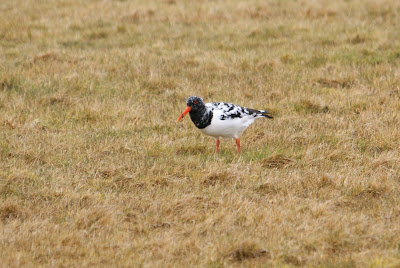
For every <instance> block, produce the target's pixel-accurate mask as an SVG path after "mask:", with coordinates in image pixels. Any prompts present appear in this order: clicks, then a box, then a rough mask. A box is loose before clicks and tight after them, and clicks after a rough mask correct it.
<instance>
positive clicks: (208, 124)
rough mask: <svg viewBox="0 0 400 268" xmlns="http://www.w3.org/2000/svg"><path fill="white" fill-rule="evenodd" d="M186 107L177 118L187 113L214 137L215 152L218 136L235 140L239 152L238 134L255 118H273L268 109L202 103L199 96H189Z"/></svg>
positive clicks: (201, 129)
mask: <svg viewBox="0 0 400 268" xmlns="http://www.w3.org/2000/svg"><path fill="white" fill-rule="evenodd" d="M186 104H187V107H186V109H185V110H184V111H183V112H182V114H181V116H179V118H178V122H179V120H181V119H182V118H183V117H184V116H185V115H186V114H187V113H189V115H190V118H191V119H192V122H193V123H194V124H195V126H196V127H197V128H198V129H199V130H200V131H201V132H202V133H204V134H206V135H209V136H212V137H214V138H216V140H217V142H216V148H215V153H218V147H219V144H220V140H219V139H220V138H233V139H235V140H236V145H237V149H238V152H239V153H240V140H239V135H240V134H241V133H242V132H243V131H244V130H245V129H246V128H248V127H249V126H250V125H251V124H252V123H253V122H254V120H255V119H256V118H260V117H266V118H273V117H272V116H271V114H270V113H269V112H268V111H265V110H254V109H250V108H246V107H240V106H238V105H235V104H233V103H225V102H213V103H204V101H203V99H202V98H200V97H196V96H194V97H189V98H188V99H187V101H186Z"/></svg>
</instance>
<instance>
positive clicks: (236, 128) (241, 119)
mask: <svg viewBox="0 0 400 268" xmlns="http://www.w3.org/2000/svg"><path fill="white" fill-rule="evenodd" d="M205 105H206V109H207V110H208V111H212V120H211V122H210V124H209V125H208V126H207V127H205V128H204V129H200V131H202V132H203V133H204V134H206V135H210V136H213V137H216V138H219V137H224V138H238V137H239V135H240V134H241V133H242V132H243V131H244V130H245V129H246V128H248V127H249V126H250V125H251V124H252V123H253V122H254V120H255V119H256V118H259V117H268V118H272V117H271V116H270V114H269V113H268V112H267V111H265V110H254V109H250V108H245V107H241V106H238V105H235V104H232V103H225V102H214V103H206V104H205Z"/></svg>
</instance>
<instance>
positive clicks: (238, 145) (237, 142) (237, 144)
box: [235, 138, 240, 153]
mask: <svg viewBox="0 0 400 268" xmlns="http://www.w3.org/2000/svg"><path fill="white" fill-rule="evenodd" d="M235 140H236V146H237V149H238V153H240V140H239V138H237V139H235Z"/></svg>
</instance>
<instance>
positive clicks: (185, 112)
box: [176, 106, 192, 122]
mask: <svg viewBox="0 0 400 268" xmlns="http://www.w3.org/2000/svg"><path fill="white" fill-rule="evenodd" d="M191 109H192V107H190V106H188V107H186V109H185V110H184V111H183V113H182V114H181V116H179V118H178V120H177V121H176V122H179V120H181V119H182V118H183V117H184V116H185V115H186V114H187V113H188V112H190V110H191Z"/></svg>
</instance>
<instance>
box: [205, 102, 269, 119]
mask: <svg viewBox="0 0 400 268" xmlns="http://www.w3.org/2000/svg"><path fill="white" fill-rule="evenodd" d="M208 104H211V107H212V110H213V111H221V116H220V118H219V119H220V120H229V119H235V118H245V117H250V118H257V117H268V118H272V116H271V114H270V113H269V112H268V111H266V110H254V109H250V108H246V107H241V106H239V105H236V104H233V103H226V102H213V103H207V104H206V106H207V105H208Z"/></svg>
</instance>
